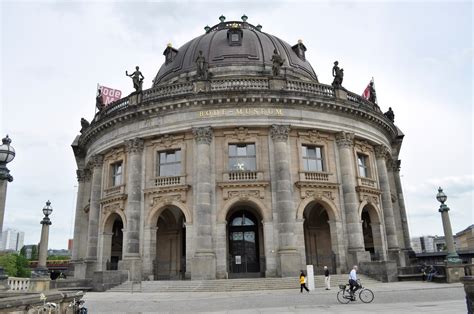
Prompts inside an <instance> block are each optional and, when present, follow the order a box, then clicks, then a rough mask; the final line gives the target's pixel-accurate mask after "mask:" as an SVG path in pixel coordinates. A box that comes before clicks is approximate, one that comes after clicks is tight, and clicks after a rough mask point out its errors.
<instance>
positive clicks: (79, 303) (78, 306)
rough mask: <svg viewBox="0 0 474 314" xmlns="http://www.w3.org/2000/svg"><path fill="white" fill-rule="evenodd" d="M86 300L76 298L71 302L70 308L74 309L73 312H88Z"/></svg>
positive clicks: (78, 313) (81, 313) (79, 313)
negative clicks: (85, 304)
mask: <svg viewBox="0 0 474 314" xmlns="http://www.w3.org/2000/svg"><path fill="white" fill-rule="evenodd" d="M84 303H85V301H84V300H81V299H77V300H76V298H74V299H73V300H72V301H71V303H69V305H68V308H70V309H72V313H73V314H87V308H86V307H85V306H84Z"/></svg>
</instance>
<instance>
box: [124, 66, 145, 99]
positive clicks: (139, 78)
mask: <svg viewBox="0 0 474 314" xmlns="http://www.w3.org/2000/svg"><path fill="white" fill-rule="evenodd" d="M139 69H140V68H139V67H138V66H136V67H135V72H133V73H132V74H128V71H125V75H126V76H129V77H131V78H132V80H133V88H135V92H136V93H140V92H141V91H142V85H143V80H144V79H145V77H144V76H143V74H142V72H140V70H139Z"/></svg>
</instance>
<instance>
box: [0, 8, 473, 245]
mask: <svg viewBox="0 0 474 314" xmlns="http://www.w3.org/2000/svg"><path fill="white" fill-rule="evenodd" d="M0 2H1V4H0V10H1V15H0V27H1V32H0V34H1V35H0V36H1V42H0V45H1V46H0V56H1V63H0V66H1V68H0V75H1V76H0V78H1V80H0V81H1V84H0V135H1V136H2V137H3V136H4V135H5V134H9V135H10V137H11V138H12V140H13V142H12V146H14V148H15V149H16V151H17V157H16V158H15V160H14V161H13V162H11V163H10V164H9V166H8V167H9V169H10V170H11V174H12V175H13V176H14V179H15V180H14V181H13V182H12V183H10V184H9V185H8V196H7V204H6V212H5V220H4V229H5V228H8V227H10V228H16V229H19V230H22V231H25V232H26V235H25V243H26V244H30V243H37V242H38V241H39V236H40V227H41V226H40V224H39V222H40V220H41V219H42V212H41V209H42V208H43V206H44V204H45V202H46V200H48V199H49V200H51V202H52V206H53V210H54V211H53V214H52V217H51V218H52V221H53V225H52V226H51V229H50V230H51V231H50V232H51V233H50V247H51V248H66V247H67V239H68V238H72V234H73V220H74V210H75V208H74V207H75V199H76V189H77V181H76V177H75V170H76V166H75V161H74V156H73V153H72V150H71V147H70V145H71V143H72V141H73V139H74V137H75V136H76V135H77V134H78V132H79V129H80V123H79V121H80V118H81V117H85V118H86V119H88V120H91V118H92V117H93V115H94V105H95V99H94V97H95V88H96V85H97V83H101V84H103V85H106V86H110V87H115V88H118V89H120V90H122V92H123V93H124V94H128V93H130V92H132V84H131V80H130V78H127V77H125V70H129V71H131V70H133V68H134V67H135V65H139V66H140V69H141V70H142V72H143V74H144V76H145V86H151V79H152V78H153V77H154V76H155V74H156V72H157V71H158V69H159V67H160V66H161V64H162V63H163V62H164V56H163V55H162V53H163V50H164V49H165V47H166V45H167V43H172V44H173V46H175V47H180V46H181V45H183V44H184V43H185V42H187V41H188V40H190V39H192V38H194V37H196V36H198V35H200V34H202V33H203V32H204V30H203V27H204V26H206V25H209V26H212V25H214V24H216V23H217V22H218V17H219V16H220V15H221V14H224V15H225V16H226V17H227V20H240V17H241V16H242V14H243V13H245V14H246V15H247V16H248V17H249V20H248V22H250V23H252V24H254V25H257V24H261V25H262V26H263V31H265V32H268V33H271V34H273V35H276V36H278V37H280V38H282V39H283V40H285V41H287V42H289V43H290V44H295V43H296V42H297V41H298V39H302V40H303V42H304V44H305V45H306V47H307V48H308V51H307V55H306V56H307V59H308V60H309V61H310V62H311V64H312V66H313V68H314V69H315V71H316V73H317V74H318V77H319V80H320V81H321V82H322V83H326V84H330V83H331V82H332V76H331V68H332V64H333V62H334V61H335V60H338V61H339V63H340V65H341V66H342V67H343V68H344V73H345V76H344V86H345V87H346V88H347V89H349V90H351V91H353V92H356V93H362V91H363V90H364V88H365V87H366V85H367V83H368V82H369V80H370V78H371V77H374V78H375V85H376V89H377V96H378V100H379V105H380V107H381V108H382V110H384V111H386V110H387V109H388V107H392V108H393V110H394V112H395V122H396V124H397V126H398V127H399V128H400V129H401V130H402V131H403V132H404V133H405V135H406V136H405V140H404V144H403V147H402V153H401V160H402V168H401V175H402V182H403V184H404V191H405V201H406V205H407V210H408V219H409V224H410V231H411V235H412V236H419V235H426V234H431V235H442V234H443V229H442V224H441V219H440V214H439V213H438V211H437V209H438V207H439V203H438V202H437V201H436V199H435V195H436V193H437V188H438V186H442V187H443V188H444V190H445V192H446V193H447V194H448V201H447V204H448V206H449V207H450V208H451V211H450V215H451V222H452V226H453V230H454V232H458V231H461V230H462V229H464V228H466V227H467V226H469V225H470V224H472V223H473V203H474V202H473V200H474V199H473V188H474V184H473V172H472V169H473V132H472V122H473V111H472V86H473V85H472V84H473V78H472V75H473V48H472V42H473V36H472V35H473V34H472V29H473V20H472V19H473V16H472V14H473V13H472V12H473V7H472V2H471V1H465V2H461V1H459V2H456V1H449V3H448V2H447V1H446V2H445V1H435V2H427V1H422V2H415V1H397V2H392V1H370V2H369V1H367V2H338V1H331V2H329V1H325V2H308V1H300V2H297V1H293V2H274V1H272V2H264V1H260V2H258V4H255V3H256V1H252V2H242V3H239V2H237V1H222V0H221V1H215V2H211V1H209V2H205V1H200V2H188V1H178V2H150V1H147V2H145V1H144V2H139V1H133V2H131V1H115V2H109V1H88V2H85V1H83V2H79V1H74V2H73V1H59V0H58V1H29V2H25V1H18V0H16V1H8V0H3V1H0Z"/></svg>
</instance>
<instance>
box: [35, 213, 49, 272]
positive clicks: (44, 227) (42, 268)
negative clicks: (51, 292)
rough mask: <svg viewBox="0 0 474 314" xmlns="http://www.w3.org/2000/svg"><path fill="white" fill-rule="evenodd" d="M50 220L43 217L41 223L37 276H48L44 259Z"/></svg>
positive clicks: (46, 255)
mask: <svg viewBox="0 0 474 314" xmlns="http://www.w3.org/2000/svg"><path fill="white" fill-rule="evenodd" d="M50 225H51V220H50V219H49V218H48V217H46V216H45V217H44V218H43V220H42V221H41V240H40V247H39V252H38V266H37V268H36V271H35V272H36V273H37V274H40V273H41V274H43V275H44V276H48V267H46V259H47V257H48V240H49V226H50Z"/></svg>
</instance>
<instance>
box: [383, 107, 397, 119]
mask: <svg viewBox="0 0 474 314" xmlns="http://www.w3.org/2000/svg"><path fill="white" fill-rule="evenodd" d="M383 115H384V116H386V117H387V119H389V120H390V121H392V122H395V114H394V113H393V110H392V107H388V111H387V112H385V113H384V114H383Z"/></svg>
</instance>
